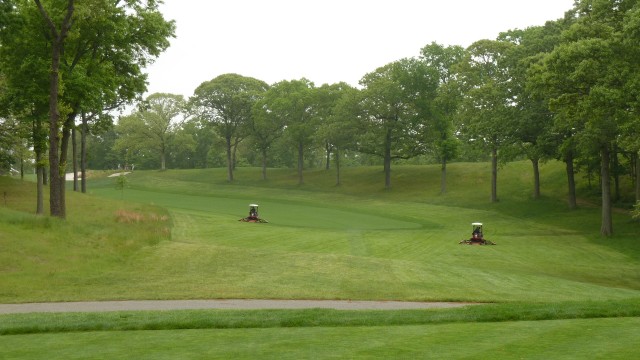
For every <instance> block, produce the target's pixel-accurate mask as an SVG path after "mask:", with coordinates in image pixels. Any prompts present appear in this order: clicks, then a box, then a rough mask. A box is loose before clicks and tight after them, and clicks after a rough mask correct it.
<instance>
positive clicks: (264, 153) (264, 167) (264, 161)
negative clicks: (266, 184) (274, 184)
mask: <svg viewBox="0 0 640 360" xmlns="http://www.w3.org/2000/svg"><path fill="white" fill-rule="evenodd" d="M262 180H267V149H266V148H265V149H262Z"/></svg>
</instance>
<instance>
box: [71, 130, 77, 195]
mask: <svg viewBox="0 0 640 360" xmlns="http://www.w3.org/2000/svg"><path fill="white" fill-rule="evenodd" d="M77 154H78V142H77V141H76V126H75V124H73V127H72V128H71V161H72V164H73V191H78V155H77Z"/></svg>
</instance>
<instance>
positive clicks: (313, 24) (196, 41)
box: [147, 0, 573, 98]
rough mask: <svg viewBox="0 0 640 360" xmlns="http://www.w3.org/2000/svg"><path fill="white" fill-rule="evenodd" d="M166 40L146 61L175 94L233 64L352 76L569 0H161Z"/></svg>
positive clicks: (329, 77)
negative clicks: (169, 29)
mask: <svg viewBox="0 0 640 360" xmlns="http://www.w3.org/2000/svg"><path fill="white" fill-rule="evenodd" d="M164 2H165V4H164V5H162V6H161V10H162V12H163V13H164V15H165V18H166V19H171V20H175V21H176V26H177V30H176V38H175V39H172V41H171V47H170V48H169V49H167V51H166V52H165V53H163V54H162V55H161V56H160V57H159V58H158V59H157V60H156V62H155V63H154V64H153V65H151V66H150V67H149V68H148V69H147V70H148V73H149V93H154V92H167V93H174V94H182V95H184V96H185V98H187V97H189V96H191V95H193V91H194V90H195V89H196V87H198V86H199V85H200V84H201V83H202V82H204V81H208V80H211V79H213V78H215V77H216V76H218V75H221V74H225V73H237V74H240V75H244V76H251V77H255V78H257V79H260V80H263V81H265V82H267V83H269V84H273V83H275V82H278V81H281V80H292V79H300V78H302V77H305V78H307V79H309V80H311V81H313V82H314V83H315V84H316V85H318V86H319V85H322V84H323V83H336V82H339V81H345V82H347V83H349V84H351V85H357V84H358V81H359V80H360V79H361V78H362V76H363V75H365V74H366V73H368V72H371V71H374V70H375V69H376V68H378V67H380V66H383V65H386V64H388V63H390V62H392V61H395V60H398V59H401V58H404V57H411V56H418V55H419V53H420V49H421V48H422V47H423V46H425V45H427V44H430V43H431V42H437V43H439V44H443V45H462V46H464V47H466V46H469V45H470V44H471V43H473V42H474V41H476V40H481V39H495V38H496V37H497V35H498V33H500V32H501V31H506V30H509V29H514V28H521V29H523V28H526V27H529V26H534V25H543V24H544V23H545V21H547V20H555V19H558V18H560V17H562V16H563V15H564V12H565V11H567V10H569V9H570V8H571V7H572V5H573V0H164Z"/></svg>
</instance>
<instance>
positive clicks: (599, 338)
mask: <svg viewBox="0 0 640 360" xmlns="http://www.w3.org/2000/svg"><path fill="white" fill-rule="evenodd" d="M638 327H640V318H637V317H635V318H619V319H576V320H562V321H558V320H553V321H535V322H530V321H519V322H504V323H465V324H440V325H418V326H358V327H303V328H300V327H294V328H287V327H282V328H268V329H262V328H252V329H193V330H185V329H182V330H156V331H126V332H125V331H121V332H112V331H105V332H84V333H62V334H60V333H58V334H39V335H12V336H0V357H2V358H3V359H178V358H179V359H255V358H260V359H325V358H332V359H335V358H338V359H344V358H346V359H386V358H394V359H397V358H407V359H415V358H427V359H620V360H627V359H633V358H635V357H636V356H637V346H638V345H637V344H638V343H639V342H640V332H638Z"/></svg>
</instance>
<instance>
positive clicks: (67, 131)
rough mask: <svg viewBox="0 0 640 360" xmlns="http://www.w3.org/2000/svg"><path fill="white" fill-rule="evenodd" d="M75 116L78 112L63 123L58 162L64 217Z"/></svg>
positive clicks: (61, 205)
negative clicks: (69, 155)
mask: <svg viewBox="0 0 640 360" xmlns="http://www.w3.org/2000/svg"><path fill="white" fill-rule="evenodd" d="M75 118H76V113H71V114H69V116H67V120H66V121H65V122H64V124H63V125H62V140H61V141H60V161H59V162H58V164H59V166H60V183H59V186H60V195H61V196H60V207H61V209H62V214H63V215H62V217H63V218H64V217H66V216H67V201H66V200H67V197H66V192H67V188H66V176H65V172H66V169H67V160H68V159H67V158H68V153H69V140H71V128H73V126H74V123H75ZM51 186H53V184H52V185H51Z"/></svg>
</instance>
